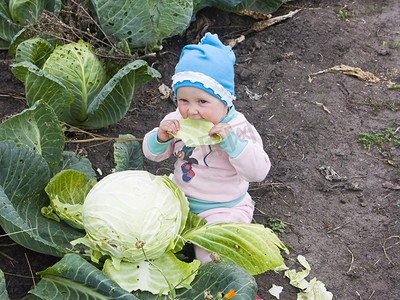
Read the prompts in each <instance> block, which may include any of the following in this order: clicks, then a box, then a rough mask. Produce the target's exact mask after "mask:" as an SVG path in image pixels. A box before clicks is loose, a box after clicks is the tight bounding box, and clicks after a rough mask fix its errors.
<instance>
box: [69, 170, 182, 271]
mask: <svg viewBox="0 0 400 300" xmlns="http://www.w3.org/2000/svg"><path fill="white" fill-rule="evenodd" d="M188 212H189V207H188V201H187V199H186V197H185V195H184V194H183V192H181V191H180V190H179V189H178V187H177V186H176V185H175V184H174V183H173V182H172V181H171V179H170V178H169V177H167V176H156V175H153V174H151V173H149V172H146V171H133V170H128V171H122V172H117V173H113V174H110V175H108V176H106V177H104V178H103V179H102V180H100V181H99V182H98V183H96V184H95V186H94V187H93V188H92V189H91V190H90V192H89V193H88V194H87V196H86V199H85V201H84V204H83V208H82V221H83V226H84V229H85V231H86V236H85V237H84V238H82V239H78V240H75V241H73V242H72V243H73V244H77V243H78V242H80V243H83V244H86V245H87V246H88V247H89V248H90V249H91V257H92V260H93V261H95V262H98V261H99V259H100V258H101V257H102V256H110V257H111V259H112V261H113V265H114V266H115V268H116V269H119V264H120V261H121V260H124V261H128V262H139V261H142V260H144V259H155V258H158V257H160V256H161V255H162V254H164V253H165V252H167V251H169V250H171V249H174V247H175V245H176V244H177V242H178V241H179V239H180V234H181V232H182V230H183V228H184V225H185V223H186V219H187V215H188Z"/></svg>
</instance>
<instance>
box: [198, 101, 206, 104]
mask: <svg viewBox="0 0 400 300" xmlns="http://www.w3.org/2000/svg"><path fill="white" fill-rule="evenodd" d="M199 102H200V103H202V104H204V103H207V101H206V100H199Z"/></svg>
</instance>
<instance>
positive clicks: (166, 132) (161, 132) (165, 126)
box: [157, 120, 179, 143]
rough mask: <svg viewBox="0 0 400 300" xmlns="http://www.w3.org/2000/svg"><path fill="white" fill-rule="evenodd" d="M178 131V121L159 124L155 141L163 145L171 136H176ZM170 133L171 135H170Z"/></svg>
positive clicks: (166, 121)
mask: <svg viewBox="0 0 400 300" xmlns="http://www.w3.org/2000/svg"><path fill="white" fill-rule="evenodd" d="M178 130H179V121H178V120H165V121H162V122H161V123H160V126H159V127H158V131H157V139H158V141H159V142H161V143H164V142H166V141H168V140H170V139H172V138H173V137H174V136H173V135H172V134H176V133H177V132H178ZM171 133H172V134H171Z"/></svg>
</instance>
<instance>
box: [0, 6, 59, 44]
mask: <svg viewBox="0 0 400 300" xmlns="http://www.w3.org/2000/svg"><path fill="white" fill-rule="evenodd" d="M60 8H61V0H30V1H27V0H8V1H4V0H2V1H0V49H1V50H6V49H8V48H9V47H10V44H11V43H12V42H13V41H14V40H15V39H16V38H17V36H19V35H21V34H22V33H23V31H24V29H23V26H25V25H27V23H28V22H30V23H35V21H36V20H38V19H39V16H40V13H41V12H42V11H43V10H47V11H50V12H54V13H55V14H56V15H58V13H59V10H60Z"/></svg>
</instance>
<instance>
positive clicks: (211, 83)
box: [172, 71, 236, 107]
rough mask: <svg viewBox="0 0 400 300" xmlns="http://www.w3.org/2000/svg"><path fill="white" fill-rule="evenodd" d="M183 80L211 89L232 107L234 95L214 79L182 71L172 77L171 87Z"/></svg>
mask: <svg viewBox="0 0 400 300" xmlns="http://www.w3.org/2000/svg"><path fill="white" fill-rule="evenodd" d="M185 80H189V81H190V82H193V83H194V82H200V83H201V84H203V85H204V87H205V88H209V89H212V90H213V92H214V93H215V94H216V95H219V96H220V97H221V100H224V101H225V102H226V103H227V106H228V107H230V106H232V102H233V100H235V99H236V97H235V96H234V95H232V94H231V93H230V92H229V91H228V90H227V89H226V88H224V87H223V86H222V85H221V84H220V83H219V82H218V81H216V80H215V79H214V78H212V77H210V76H207V75H205V74H203V73H199V72H193V71H184V72H179V73H176V74H175V75H174V76H172V86H175V84H177V83H178V82H182V81H185Z"/></svg>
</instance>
